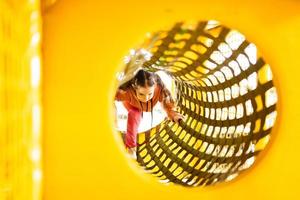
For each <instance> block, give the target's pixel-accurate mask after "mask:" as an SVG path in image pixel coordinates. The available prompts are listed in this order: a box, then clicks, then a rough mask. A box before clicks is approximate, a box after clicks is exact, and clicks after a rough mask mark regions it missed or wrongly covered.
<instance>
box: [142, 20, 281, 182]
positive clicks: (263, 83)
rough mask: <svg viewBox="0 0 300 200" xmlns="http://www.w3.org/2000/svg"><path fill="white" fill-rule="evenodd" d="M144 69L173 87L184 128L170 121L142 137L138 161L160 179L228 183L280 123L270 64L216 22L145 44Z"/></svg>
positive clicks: (178, 28)
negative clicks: (160, 72) (159, 73)
mask: <svg viewBox="0 0 300 200" xmlns="http://www.w3.org/2000/svg"><path fill="white" fill-rule="evenodd" d="M144 47H146V48H150V51H151V52H152V54H153V56H152V58H151V60H149V61H147V62H145V63H144V66H145V67H146V68H148V69H151V70H153V71H155V70H164V71H165V72H166V73H168V74H169V75H170V76H171V77H172V78H173V80H174V81H175V85H176V102H177V105H178V111H179V112H180V113H182V114H184V115H186V116H187V119H186V121H184V122H180V123H179V124H177V123H174V122H171V121H169V120H165V121H163V122H162V123H161V124H160V125H158V126H157V127H155V128H153V129H151V130H150V131H148V132H145V133H142V134H139V136H138V152H137V154H138V162H139V164H140V165H141V166H143V167H144V169H145V170H146V171H148V172H150V173H152V174H153V175H155V176H157V177H158V179H159V180H160V181H161V182H165V183H168V182H173V183H177V184H181V185H184V186H201V185H211V184H214V183H217V182H221V181H224V180H231V179H232V178H234V177H236V175H238V174H239V173H240V172H241V171H243V170H245V169H247V168H249V167H250V166H251V165H252V164H253V162H254V160H255V158H256V156H257V155H258V153H259V152H260V151H261V150H262V149H264V147H265V145H266V144H267V143H268V141H269V137H270V132H271V128H272V127H273V125H274V123H275V119H276V114H277V113H276V102H277V94H276V89H275V87H274V85H273V82H272V73H271V69H270V66H269V65H268V64H266V63H265V61H264V60H263V59H262V58H261V57H260V56H259V55H258V54H257V52H256V46H255V45H254V44H252V43H250V42H248V41H247V40H245V37H244V36H243V35H242V34H240V33H239V32H237V31H235V30H231V29H229V28H227V27H224V26H222V25H220V24H218V23H217V22H215V21H203V22H199V23H197V24H194V25H192V24H185V23H177V24H175V26H174V27H173V28H172V29H171V30H169V31H161V32H157V33H155V34H153V35H152V36H151V37H150V38H149V39H148V40H147V41H146V42H145V44H144Z"/></svg>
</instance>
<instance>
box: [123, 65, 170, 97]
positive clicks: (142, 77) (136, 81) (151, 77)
mask: <svg viewBox="0 0 300 200" xmlns="http://www.w3.org/2000/svg"><path fill="white" fill-rule="evenodd" d="M155 83H156V84H157V85H159V86H160V87H161V89H162V95H163V96H164V98H163V99H164V100H167V98H168V101H170V102H172V103H174V99H173V98H172V95H171V93H170V91H169V90H168V89H167V88H166V87H165V84H164V83H163V82H162V80H161V78H160V77H159V76H158V75H157V74H156V73H154V72H149V71H147V70H144V69H140V70H139V71H138V72H137V74H136V75H135V76H134V78H133V79H131V80H130V81H128V82H126V83H124V84H123V85H121V86H120V87H119V88H120V89H122V90H126V89H128V88H129V87H132V86H133V85H135V86H141V87H146V86H149V87H151V86H153V85H154V84H155Z"/></svg>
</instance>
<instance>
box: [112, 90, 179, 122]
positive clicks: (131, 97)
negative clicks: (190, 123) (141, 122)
mask: <svg viewBox="0 0 300 200" xmlns="http://www.w3.org/2000/svg"><path fill="white" fill-rule="evenodd" d="M115 100H116V101H123V104H124V106H125V107H126V108H127V109H129V108H130V106H133V107H135V108H138V109H139V110H140V111H144V112H151V111H152V109H153V107H154V105H155V104H156V103H157V102H158V101H159V102H161V103H162V105H163V108H164V109H165V111H166V113H167V115H168V117H169V118H170V119H173V117H174V115H175V114H176V111H175V104H174V101H173V99H172V97H171V95H164V94H163V91H162V88H161V86H160V85H158V84H156V86H155V89H154V95H153V98H152V99H151V100H149V101H148V102H141V101H139V100H138V99H137V97H136V92H135V89H134V88H133V87H131V86H130V87H129V88H128V89H126V90H121V89H119V90H118V91H117V94H116V97H115Z"/></svg>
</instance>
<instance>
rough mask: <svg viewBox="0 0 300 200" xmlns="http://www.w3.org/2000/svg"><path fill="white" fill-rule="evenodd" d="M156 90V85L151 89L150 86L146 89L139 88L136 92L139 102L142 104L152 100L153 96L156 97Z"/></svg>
mask: <svg viewBox="0 0 300 200" xmlns="http://www.w3.org/2000/svg"><path fill="white" fill-rule="evenodd" d="M154 89H155V85H153V86H150V87H149V86H146V87H141V86H137V88H136V89H135V91H136V96H137V98H138V100H139V101H141V102H147V101H149V100H150V99H152V98H153V95H154Z"/></svg>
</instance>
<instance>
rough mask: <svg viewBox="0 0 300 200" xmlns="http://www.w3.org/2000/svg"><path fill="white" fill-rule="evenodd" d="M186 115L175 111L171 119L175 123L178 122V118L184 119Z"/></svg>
mask: <svg viewBox="0 0 300 200" xmlns="http://www.w3.org/2000/svg"><path fill="white" fill-rule="evenodd" d="M185 119H186V117H185V116H184V115H182V114H180V113H176V114H175V115H174V116H173V119H172V121H174V122H176V123H179V121H180V120H183V121H184V120H185Z"/></svg>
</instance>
